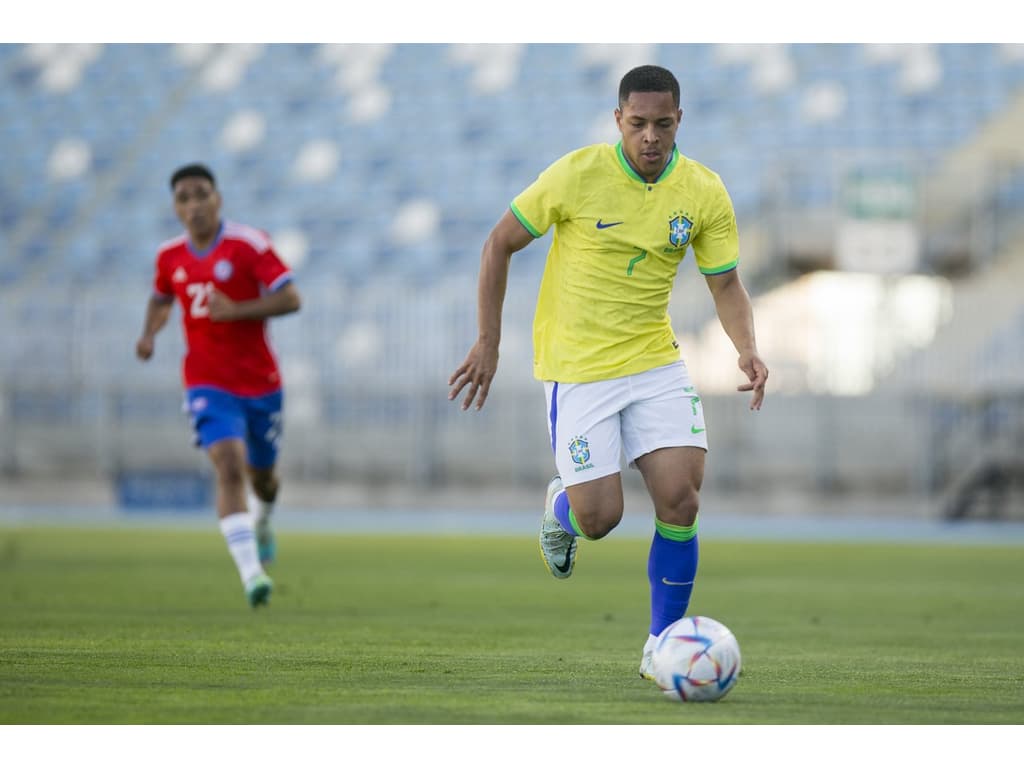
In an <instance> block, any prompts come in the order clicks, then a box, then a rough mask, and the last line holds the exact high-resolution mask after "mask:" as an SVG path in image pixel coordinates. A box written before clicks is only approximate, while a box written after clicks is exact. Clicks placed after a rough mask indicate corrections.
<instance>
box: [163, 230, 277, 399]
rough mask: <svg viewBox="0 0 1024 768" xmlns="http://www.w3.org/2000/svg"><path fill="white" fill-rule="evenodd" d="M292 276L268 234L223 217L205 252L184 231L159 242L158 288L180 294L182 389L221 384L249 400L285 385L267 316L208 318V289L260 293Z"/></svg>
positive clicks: (240, 296)
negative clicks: (218, 319) (268, 327)
mask: <svg viewBox="0 0 1024 768" xmlns="http://www.w3.org/2000/svg"><path fill="white" fill-rule="evenodd" d="M289 280H291V272H290V271H289V269H288V267H287V266H286V265H285V264H284V262H282V261H281V259H280V257H278V255H277V254H276V253H275V252H274V248H273V246H272V245H271V243H270V238H269V237H268V236H267V234H266V233H265V232H262V231H260V230H258V229H254V228H252V227H247V226H245V225H242V224H236V223H234V222H231V221H225V222H223V223H222V225H221V231H220V233H219V234H218V235H217V239H216V240H215V241H214V244H213V245H212V246H210V248H208V249H207V250H206V251H205V252H204V253H201V254H199V253H196V252H195V251H194V250H192V246H191V244H190V243H189V240H188V235H187V234H182V235H180V236H179V237H176V238H174V239H173V240H168V241H167V242H165V243H163V244H162V245H161V246H160V249H159V252H158V254H157V257H156V278H155V279H154V281H153V290H154V291H155V292H156V293H157V295H160V296H166V297H171V296H176V297H177V298H178V301H179V302H180V303H181V309H182V321H181V323H182V327H183V329H184V331H185V346H186V352H185V357H184V358H183V360H182V379H183V381H184V383H185V387H186V388H188V387H203V386H205V387H217V388H218V389H223V390H225V391H227V392H231V393H233V394H236V395H242V396H244V397H258V396H260V395H266V394H269V393H270V392H274V391H276V390H278V389H280V388H281V373H280V371H279V370H278V366H277V359H276V358H275V357H274V353H273V350H271V348H270V343H269V340H268V338H267V322H266V320H265V319H264V320H234V321H230V322H214V321H212V320H210V308H209V305H208V301H209V297H210V294H211V292H212V291H213V290H215V289H216V290H218V291H220V292H221V293H223V294H224V295H225V296H227V297H228V298H230V299H233V300H234V301H247V300H249V299H256V298H259V296H260V295H262V293H264V292H269V291H275V290H277V289H278V288H280V287H281V286H282V285H284V284H285V283H287V282H288V281H289Z"/></svg>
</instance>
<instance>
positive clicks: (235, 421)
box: [185, 387, 247, 458]
mask: <svg viewBox="0 0 1024 768" xmlns="http://www.w3.org/2000/svg"><path fill="white" fill-rule="evenodd" d="M185 406H186V408H187V410H188V414H189V418H190V419H191V422H192V431H193V434H194V438H195V439H194V442H195V444H196V445H198V446H199V447H201V448H203V449H204V450H206V451H207V452H209V451H210V449H211V448H212V447H213V446H214V445H216V444H217V443H220V442H222V441H224V440H238V441H240V442H242V443H243V446H244V441H245V438H246V433H247V427H246V415H245V408H244V406H243V404H242V402H241V400H240V399H239V398H237V397H235V396H234V395H231V394H229V393H227V392H223V391H221V390H218V389H212V388H202V387H199V388H194V389H189V390H188V391H187V392H186V393H185ZM211 458H212V457H211Z"/></svg>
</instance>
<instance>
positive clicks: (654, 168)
mask: <svg viewBox="0 0 1024 768" xmlns="http://www.w3.org/2000/svg"><path fill="white" fill-rule="evenodd" d="M682 119H683V110H681V109H679V107H677V106H676V105H675V104H674V103H673V101H672V94H671V93H667V92H666V93H636V92H634V93H631V94H629V99H628V100H627V101H626V102H625V103H624V104H623V105H622V107H621V108H620V109H616V110H615V122H616V124H617V125H618V126H619V131H620V132H621V133H622V151H623V152H624V153H625V154H626V159H627V160H629V162H630V163H632V164H633V167H634V168H635V169H636V170H637V171H639V173H640V175H641V176H643V177H644V178H645V179H647V180H648V181H654V180H655V179H656V178H658V174H660V173H661V172H662V171H663V170H664V169H665V166H666V165H667V164H668V161H669V160H670V159H671V157H672V147H674V146H675V143H676V131H678V130H679V121H680V120H682Z"/></svg>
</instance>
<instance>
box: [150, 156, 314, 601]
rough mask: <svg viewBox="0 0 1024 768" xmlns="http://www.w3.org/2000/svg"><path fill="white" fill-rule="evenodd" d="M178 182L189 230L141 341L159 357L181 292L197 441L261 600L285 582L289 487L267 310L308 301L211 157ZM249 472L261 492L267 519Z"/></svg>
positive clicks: (172, 243)
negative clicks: (280, 455)
mask: <svg viewBox="0 0 1024 768" xmlns="http://www.w3.org/2000/svg"><path fill="white" fill-rule="evenodd" d="M171 191H172V193H173V195H174V212H175V213H176V214H177V216H178V218H179V219H180V220H181V223H182V224H184V225H185V230H186V231H185V233H183V234H182V235H180V236H178V237H176V238H174V239H172V240H168V241H167V242H165V243H163V244H162V245H161V246H160V249H159V252H158V254H157V258H156V277H155V278H154V281H153V295H152V296H151V297H150V299H149V304H148V305H147V307H146V318H145V325H144V328H143V331H142V336H141V337H140V338H139V340H138V342H137V343H136V345H135V352H136V354H137V355H138V357H139V358H140V359H141V360H148V359H149V358H150V357H152V356H153V350H154V346H155V339H156V334H157V333H158V332H159V331H160V330H161V329H162V328H163V327H164V325H166V323H167V320H168V319H169V317H170V314H171V308H172V307H173V305H174V300H175V299H177V300H178V301H179V302H180V304H181V309H182V327H183V329H184V332H185V342H186V349H187V351H186V353H185V357H184V359H183V361H182V379H183V382H184V386H185V393H186V405H187V407H188V411H189V414H190V416H191V419H192V425H193V428H194V429H195V436H196V443H197V445H199V446H201V447H202V448H203V449H205V450H206V452H207V454H208V455H209V457H210V461H211V463H212V464H213V467H214V470H215V471H216V477H217V514H218V517H219V518H220V528H221V531H222V533H223V534H224V538H225V540H226V542H227V545H228V550H229V551H230V552H231V556H232V557H233V558H234V561H235V565H236V566H237V567H238V573H239V575H240V576H241V579H242V584H243V586H244V588H245V594H246V597H247V598H248V600H249V603H250V604H251V605H252V606H253V607H256V606H258V605H263V604H266V603H267V602H268V601H269V599H270V592H271V590H272V589H273V582H272V581H271V580H270V577H269V576H267V574H266V572H265V571H264V566H265V565H266V564H267V563H269V562H270V561H272V560H273V558H274V554H275V541H274V535H273V531H272V529H271V527H270V516H271V511H272V510H273V505H274V502H275V500H276V499H277V493H278V489H279V488H280V479H279V477H278V475H277V472H276V470H275V465H276V462H277V450H278V443H279V441H280V438H281V427H282V405H283V394H282V384H281V374H280V371H279V370H278V365H277V360H276V359H275V357H274V353H273V351H272V350H271V348H270V345H269V344H268V340H267V334H266V320H267V318H269V317H275V316H277V315H285V314H288V313H291V312H296V311H297V310H298V309H299V306H300V304H301V298H300V296H299V292H298V290H297V289H296V288H295V285H294V284H293V283H292V275H291V272H290V271H289V269H288V267H287V266H286V265H285V264H284V263H283V262H282V261H281V259H280V258H279V257H278V255H277V254H276V253H275V252H274V248H273V246H272V245H271V242H270V239H269V238H268V237H267V235H266V233H264V232H262V231H260V230H258V229H253V228H252V227H247V226H244V225H241V224H236V223H234V222H231V221H225V220H223V219H222V218H221V214H220V209H221V196H220V192H219V191H218V190H217V183H216V180H215V179H214V177H213V173H211V172H210V170H209V169H208V168H207V167H205V166H203V165H198V164H194V165H186V166H184V167H182V168H179V169H178V170H176V171H175V172H174V174H173V175H172V176H171ZM247 476H248V480H249V482H251V484H252V489H253V492H254V494H255V495H256V499H257V502H256V506H257V508H258V509H257V514H256V515H255V518H254V516H253V515H252V514H251V513H250V511H249V508H248V503H247V498H246V497H247V490H246V477H247Z"/></svg>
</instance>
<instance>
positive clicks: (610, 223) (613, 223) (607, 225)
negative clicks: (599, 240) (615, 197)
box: [597, 219, 625, 229]
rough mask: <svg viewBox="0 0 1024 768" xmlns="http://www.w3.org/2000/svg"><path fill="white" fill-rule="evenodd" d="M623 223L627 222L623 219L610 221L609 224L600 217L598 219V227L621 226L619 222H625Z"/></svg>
mask: <svg viewBox="0 0 1024 768" xmlns="http://www.w3.org/2000/svg"><path fill="white" fill-rule="evenodd" d="M623 223H625V222H622V221H609V222H608V223H607V224H604V223H603V222H602V221H601V220H600V219H598V220H597V228H598V229H608V227H617V226H619V224H623Z"/></svg>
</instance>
